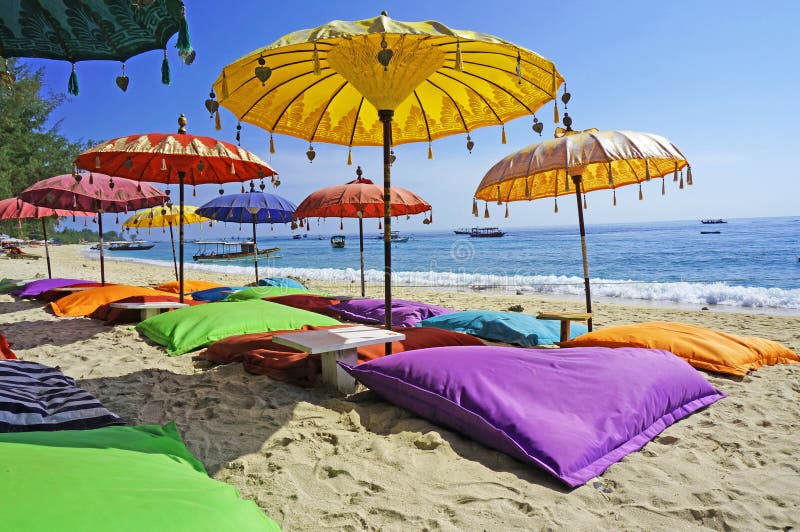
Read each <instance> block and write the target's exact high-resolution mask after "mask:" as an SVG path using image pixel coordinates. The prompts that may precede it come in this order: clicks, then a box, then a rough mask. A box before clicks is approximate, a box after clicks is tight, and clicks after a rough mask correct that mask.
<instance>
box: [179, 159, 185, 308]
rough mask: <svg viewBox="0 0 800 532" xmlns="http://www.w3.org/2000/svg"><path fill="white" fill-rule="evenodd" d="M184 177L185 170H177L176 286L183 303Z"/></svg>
mask: <svg viewBox="0 0 800 532" xmlns="http://www.w3.org/2000/svg"><path fill="white" fill-rule="evenodd" d="M185 178H186V172H178V182H179V184H180V186H179V187H178V189H179V190H178V198H179V200H180V207H179V209H178V253H179V254H180V269H179V275H178V288H179V290H180V299H179V301H180V302H181V303H183V180H184V179H185Z"/></svg>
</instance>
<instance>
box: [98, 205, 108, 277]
mask: <svg viewBox="0 0 800 532" xmlns="http://www.w3.org/2000/svg"><path fill="white" fill-rule="evenodd" d="M97 232H98V233H100V286H105V285H106V266H105V262H104V260H103V213H102V212H98V213H97Z"/></svg>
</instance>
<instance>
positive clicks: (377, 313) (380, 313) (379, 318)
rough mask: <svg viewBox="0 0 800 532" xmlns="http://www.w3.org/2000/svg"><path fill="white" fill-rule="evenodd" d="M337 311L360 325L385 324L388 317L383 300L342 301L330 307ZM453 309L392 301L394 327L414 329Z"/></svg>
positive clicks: (345, 318)
mask: <svg viewBox="0 0 800 532" xmlns="http://www.w3.org/2000/svg"><path fill="white" fill-rule="evenodd" d="M329 308H331V309H333V310H335V311H336V312H337V313H338V314H339V315H340V316H341V319H343V320H350V321H355V322H358V323H384V319H385V316H386V310H385V301H384V300H383V299H353V300H350V301H342V302H341V303H339V304H338V305H335V306H333V307H329ZM451 312H453V310H452V309H449V308H445V307H437V306H436V305H427V304H425V303H418V302H416V301H406V300H404V299H393V300H392V327H413V326H414V325H416V324H417V323H419V322H420V321H422V320H424V319H427V318H431V317H433V316H439V315H440V314H449V313H451Z"/></svg>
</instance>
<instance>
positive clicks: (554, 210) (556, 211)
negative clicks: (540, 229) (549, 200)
mask: <svg viewBox="0 0 800 532" xmlns="http://www.w3.org/2000/svg"><path fill="white" fill-rule="evenodd" d="M555 203H556V208H555V209H553V212H554V213H556V214H558V198H555Z"/></svg>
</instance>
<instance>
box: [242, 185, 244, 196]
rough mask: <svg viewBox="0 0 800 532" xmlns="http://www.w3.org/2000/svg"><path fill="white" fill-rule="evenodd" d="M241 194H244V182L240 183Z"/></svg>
mask: <svg viewBox="0 0 800 532" xmlns="http://www.w3.org/2000/svg"><path fill="white" fill-rule="evenodd" d="M242 194H244V183H242Z"/></svg>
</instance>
